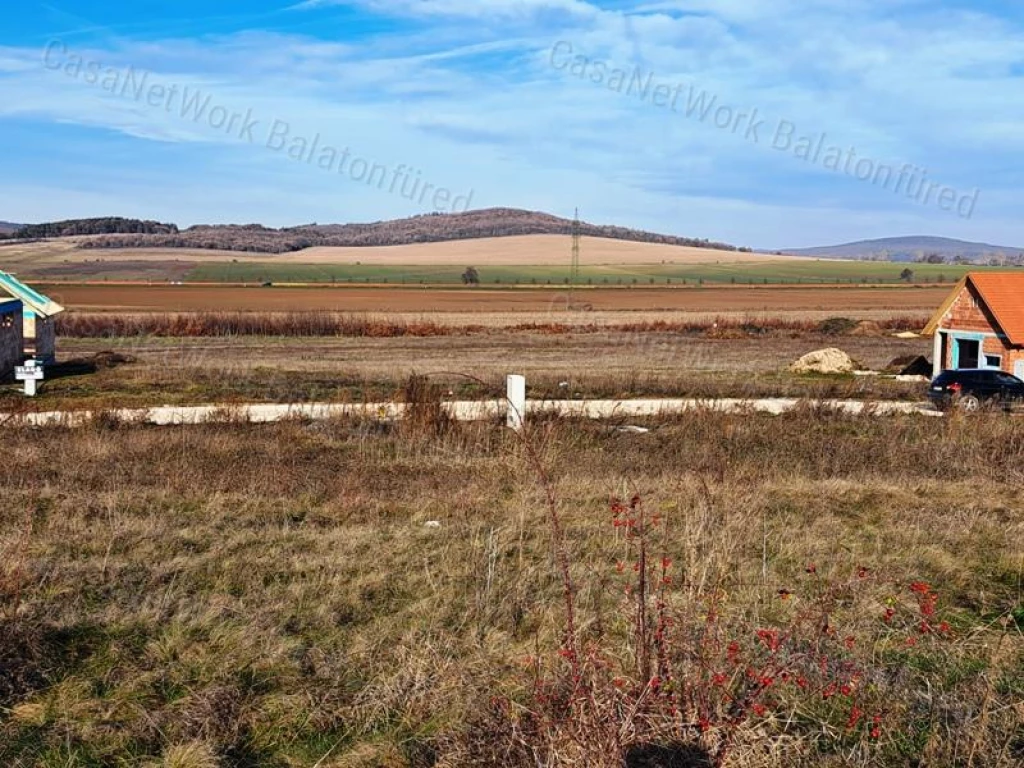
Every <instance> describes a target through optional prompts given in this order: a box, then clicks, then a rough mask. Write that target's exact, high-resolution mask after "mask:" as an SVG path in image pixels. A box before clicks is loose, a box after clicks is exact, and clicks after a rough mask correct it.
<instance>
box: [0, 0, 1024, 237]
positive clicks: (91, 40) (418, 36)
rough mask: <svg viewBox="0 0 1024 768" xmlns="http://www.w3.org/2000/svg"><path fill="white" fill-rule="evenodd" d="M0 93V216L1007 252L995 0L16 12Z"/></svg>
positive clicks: (1021, 86) (1015, 20)
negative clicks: (626, 229) (532, 222)
mask: <svg viewBox="0 0 1024 768" xmlns="http://www.w3.org/2000/svg"><path fill="white" fill-rule="evenodd" d="M616 71H620V73H621V76H619V77H618V79H616V77H617V76H616V74H615V73H616ZM107 76H110V77H115V76H116V77H117V78H119V79H118V80H104V78H105V77H107ZM623 78H625V79H623ZM645 84H646V85H645ZM659 86H660V88H661V89H660V90H658V88H659ZM186 89H187V91H186ZM172 91H173V92H174V95H173V96H168V94H169V93H171V92H172ZM0 93H2V95H3V97H2V99H0V138H2V139H3V146H4V147H5V148H6V152H5V153H4V160H5V162H4V175H3V179H4V181H3V184H2V185H0V219H7V220H14V221H42V220H49V219H57V218H72V217H81V216H101V215H125V216H136V217H143V218H154V219H159V220H164V221H174V222H176V223H178V224H181V225H189V224H195V223H224V222H233V223H248V222H261V223H265V224H269V225H274V226H282V225H289V224H300V223H308V222H313V221H316V222H320V223H328V222H347V221H373V220H379V219H385V218H393V217H399V216H406V215H411V214H416V213H426V212H429V211H431V210H450V209H455V210H459V209H461V208H462V207H466V206H469V207H472V208H482V207H490V206H512V207H522V208H529V209H535V210H545V211H549V212H552V213H556V214H560V215H564V216H571V215H572V211H573V209H574V208H576V207H579V209H580V211H581V215H582V216H583V218H585V219H587V220H588V221H594V222H598V223H613V224H621V225H625V226H633V227H640V228H646V229H651V230H656V231H661V232H668V233H674V234H681V235H688V236H695V237H707V238H711V239H717V240H724V241H728V242H732V243H736V244H738V245H751V246H755V247H769V248H777V247H796V246H804V245H819V244H827V243H833V242H840V241H848V240H856V239H863V238H870V237H883V236H891V235H905V234H935V235H944V236H949V237H961V238H965V239H976V240H986V241H989V242H995V243H999V244H1005V245H1012V246H1021V247H1024V221H1022V218H1021V216H1020V204H1019V197H1018V194H1017V192H1018V190H1019V188H1020V186H1021V181H1022V178H1024V9H1022V5H1021V4H1019V3H1013V2H1010V1H1009V0H1003V1H1000V2H996V1H995V0H972V1H970V2H968V0H637V1H626V0H620V1H617V2H615V1H611V0H609V1H606V2H597V1H596V0H490V1H487V0H321V1H316V0H314V1H313V2H305V3H301V2H300V3H298V4H297V5H296V4H291V5H290V4H289V3H288V1H287V0H285V1H284V2H268V0H247V2H244V3H243V2H240V1H239V0H228V1H227V2H203V3H200V2H197V1H196V0H182V1H179V2H175V3H165V2H153V1H145V2H144V1H139V2H134V3H131V4H127V3H121V2H76V3H70V2H68V0H60V1H59V2H57V3H49V2H43V3H36V2H35V0H26V2H25V3H24V4H23V5H22V6H21V7H20V11H19V14H18V15H14V16H9V17H8V18H5V24H4V26H3V27H2V28H0ZM185 93H188V94H190V95H191V99H192V100H191V102H188V103H186V102H185V97H184V94H185ZM670 93H672V94H674V95H675V97H674V101H672V100H671V99H670V98H669V96H668V94H670ZM673 103H674V107H673ZM189 105H190V106H189ZM755 110H756V114H755ZM716 122H717V124H716ZM754 123H757V125H756V126H754V127H752V124H754ZM246 125H248V128H247V129H246V128H245V127H244V126H246ZM801 137H807V139H806V142H805V144H804V145H803V149H802V150H801V146H802V145H801ZM314 141H315V142H316V148H315V149H314V148H313V144H314ZM325 148H326V149H325ZM328 149H329V150H331V151H333V152H334V155H330V154H329V153H328V154H327V155H325V154H324V153H325V152H326V151H327V150H328ZM833 149H834V153H832V154H830V150H833ZM840 153H842V154H841V155H840ZM343 154H344V157H345V158H346V160H347V162H348V163H349V165H348V166H346V165H345V164H344V162H342V161H341V160H340V158H341V157H342V156H343ZM851 154H852V156H851ZM339 162H340V165H339ZM858 163H859V164H860V165H858ZM372 169H377V170H378V171H379V174H378V175H377V176H374V171H373V170H372ZM901 173H902V177H900V174H901ZM925 174H927V175H925ZM858 175H859V176H860V178H858ZM897 180H899V184H897ZM427 185H429V186H427ZM403 189H404V190H405V193H403ZM915 190H916V193H917V194H916V199H913V198H914V195H913V194H912V193H914V192H915ZM908 192H909V193H911V194H908ZM926 193H927V194H926ZM439 194H440V196H439Z"/></svg>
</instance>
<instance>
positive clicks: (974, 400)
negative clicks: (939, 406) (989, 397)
mask: <svg viewBox="0 0 1024 768" xmlns="http://www.w3.org/2000/svg"><path fill="white" fill-rule="evenodd" d="M956 406H957V408H959V409H960V410H961V411H963V412H964V413H974V412H975V411H978V410H980V409H981V400H979V399H978V397H977V395H964V396H963V397H961V398H960V399H959V400H957V401H956Z"/></svg>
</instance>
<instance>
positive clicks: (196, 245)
mask: <svg viewBox="0 0 1024 768" xmlns="http://www.w3.org/2000/svg"><path fill="white" fill-rule="evenodd" d="M572 226H573V223H572V222H571V221H570V220H568V219H563V218H559V217H558V216H552V215H551V214H547V213H541V212H537V211H524V210H519V209H513V208H489V209H485V210H479V211H469V212H467V213H453V214H440V213H436V214H425V215H422V216H413V217H411V218H406V219H395V220H391V221H378V222H373V223H368V224H323V225H321V224H307V225H302V226H297V227H286V228H283V229H273V228H271V227H265V226H263V225H261V224H245V225H235V224H231V225H212V226H210V225H200V226H194V227H189V228H188V229H184V230H179V229H178V227H177V226H175V225H173V224H160V223H158V222H142V221H137V220H132V219H121V218H113V217H111V218H106V219H77V220H69V221H62V222H55V223H50V224H39V225H33V226H32V227H26V228H25V229H24V230H22V231H21V232H19V234H23V235H25V236H26V237H76V238H78V240H77V242H78V244H79V246H80V247H82V248H105V249H112V248H190V249H208V250H221V251H244V252H254V253H288V252H293V251H301V250H304V249H307V248H314V247H349V248H362V247H369V246H393V245H412V244H415V243H438V242H449V241H455V240H479V239H484V238H500V237H513V236H522V235H563V236H564V235H569V234H570V233H571V232H572ZM580 231H581V233H582V234H583V235H586V236H589V237H597V238H606V239H611V240H623V241H628V242H638V243H658V244H662V245H676V246H684V247H688V248H709V249H714V250H721V251H741V250H746V249H740V248H737V247H736V246H733V245H729V244H726V243H717V242H712V241H710V240H707V239H701V238H694V237H680V236H675V235H662V234H657V233H654V232H645V231H642V230H636V229H629V228H626V227H617V226H610V225H598V224H588V223H582V224H581V225H580Z"/></svg>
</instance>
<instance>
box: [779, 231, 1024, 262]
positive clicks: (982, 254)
mask: <svg viewBox="0 0 1024 768" xmlns="http://www.w3.org/2000/svg"><path fill="white" fill-rule="evenodd" d="M783 253H787V254H791V255H793V256H812V257H815V258H834V259H888V260H890V261H915V260H923V259H927V258H928V256H929V255H933V254H934V255H937V256H939V257H942V258H944V259H946V260H947V261H952V260H954V259H956V258H957V257H960V258H962V259H967V260H970V261H976V262H987V261H989V260H990V259H993V258H995V259H1000V258H1005V259H1013V258H1017V257H1020V256H1021V255H1022V254H1024V248H1016V247H1012V246H1004V245H991V244H989V243H974V242H969V241H966V240H953V239H950V238H947V237H926V236H911V237H887V238H883V239H880V240H860V241H858V242H854V243H844V244H842V245H829V246H821V247H816V248H791V249H787V250H784V251H783Z"/></svg>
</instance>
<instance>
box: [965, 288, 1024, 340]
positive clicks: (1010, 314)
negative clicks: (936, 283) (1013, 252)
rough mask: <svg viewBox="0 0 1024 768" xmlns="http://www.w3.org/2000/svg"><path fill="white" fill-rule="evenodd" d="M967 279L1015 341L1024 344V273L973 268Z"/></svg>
mask: <svg viewBox="0 0 1024 768" xmlns="http://www.w3.org/2000/svg"><path fill="white" fill-rule="evenodd" d="M967 279H968V280H969V281H970V282H971V284H972V285H973V286H974V288H975V290H977V292H978V295H980V296H981V298H982V300H983V301H984V302H985V304H986V305H987V306H988V309H989V311H990V312H991V313H992V314H993V316H994V317H995V318H996V321H997V322H998V323H999V327H1000V329H1001V330H1002V331H1003V333H1005V334H1006V336H1007V338H1008V339H1009V340H1010V343H1011V344H1024V273H1021V272H972V273H971V274H969V275H968V276H967Z"/></svg>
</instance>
